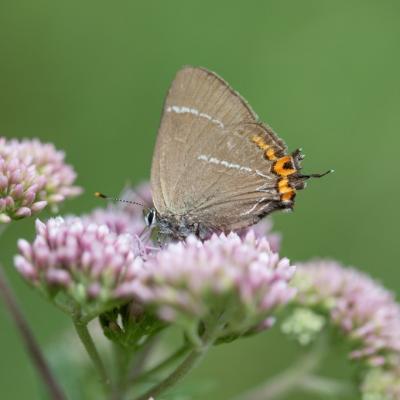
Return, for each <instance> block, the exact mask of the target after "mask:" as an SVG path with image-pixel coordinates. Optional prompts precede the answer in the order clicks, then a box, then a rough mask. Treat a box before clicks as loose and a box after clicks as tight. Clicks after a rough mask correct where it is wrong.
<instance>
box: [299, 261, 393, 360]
mask: <svg viewBox="0 0 400 400" xmlns="http://www.w3.org/2000/svg"><path fill="white" fill-rule="evenodd" d="M295 283H296V286H297V287H298V289H299V294H298V296H297V299H296V301H297V302H299V303H301V304H302V305H306V306H309V307H310V306H311V307H313V306H315V307H322V308H323V309H325V310H326V311H327V312H329V315H330V319H331V321H332V322H333V324H335V325H336V326H338V327H339V328H340V330H341V331H342V332H343V333H344V334H345V335H346V336H347V337H348V338H349V339H350V340H351V341H352V342H353V344H354V347H353V351H352V352H351V353H350V357H351V358H352V359H356V360H363V361H365V362H366V363H367V364H368V365H370V366H373V367H376V366H384V365H388V364H391V363H394V364H397V365H398V363H399V361H400V358H399V357H400V306H399V304H398V303H396V301H395V299H394V296H393V294H392V293H391V292H389V291H388V290H387V289H385V288H384V287H383V286H381V285H379V284H378V283H377V282H375V281H374V280H373V279H372V278H370V277H369V276H367V275H365V274H363V273H362V272H359V271H357V270H355V269H352V268H344V267H342V266H341V265H339V264H338V263H336V262H333V261H314V262H309V263H306V264H302V265H301V264H300V265H299V267H298V273H297V275H296V279H295Z"/></svg>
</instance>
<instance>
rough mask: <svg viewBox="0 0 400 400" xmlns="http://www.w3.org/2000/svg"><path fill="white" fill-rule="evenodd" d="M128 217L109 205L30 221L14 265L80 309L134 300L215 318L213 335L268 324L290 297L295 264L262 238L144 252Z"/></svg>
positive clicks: (172, 317)
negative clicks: (32, 225) (31, 230)
mask: <svg viewBox="0 0 400 400" xmlns="http://www.w3.org/2000/svg"><path fill="white" fill-rule="evenodd" d="M136 214H137V213H136V211H135V212H133V213H129V212H128V211H126V210H123V209H119V210H117V209H115V208H109V209H108V210H103V211H100V210H97V211H96V212H94V213H92V214H89V215H86V216H83V217H82V218H76V217H75V218H74V217H68V218H66V219H65V220H64V219H62V218H60V217H59V218H55V219H50V220H49V221H48V222H47V223H42V222H41V221H39V220H38V221H37V222H36V232H37V236H36V238H35V240H34V241H33V243H29V242H27V241H26V240H20V241H19V243H18V247H19V251H20V254H19V255H17V256H16V257H15V265H16V268H17V269H18V271H19V272H20V273H21V274H22V276H23V277H24V278H25V279H26V280H28V281H29V282H30V283H31V284H33V285H34V286H39V287H41V288H42V289H44V290H45V291H47V293H49V294H51V295H54V293H55V294H56V295H57V294H58V293H60V292H62V293H63V294H64V296H65V295H66V296H67V297H68V298H70V299H72V300H73V302H74V303H75V304H77V305H78V306H79V307H81V308H82V309H85V308H87V307H88V306H89V307H91V309H93V306H92V305H93V303H95V304H96V305H97V307H96V310H100V312H103V311H104V310H106V309H107V307H108V304H110V302H112V301H115V300H118V299H121V300H124V301H134V302H136V303H139V304H138V305H139V306H140V308H141V309H144V310H147V311H148V312H150V313H151V314H153V313H154V312H155V313H156V314H157V315H159V317H161V319H164V320H167V321H169V322H173V321H175V322H177V323H180V322H182V321H186V322H188V321H189V322H190V324H191V326H192V327H193V326H194V325H197V326H199V324H201V322H202V321H206V320H208V321H209V320H210V318H211V317H212V316H214V317H215V316H218V319H219V321H218V323H219V324H220V325H221V326H222V327H223V329H222V328H221V331H220V332H219V335H218V336H219V337H220V338H223V337H226V336H232V335H236V336H241V335H245V334H250V333H252V332H256V331H259V330H262V329H265V328H267V327H269V326H270V325H271V324H272V318H271V316H272V313H273V311H275V310H276V309H277V308H278V307H279V306H282V305H284V304H286V303H287V302H289V301H290V300H291V299H292V298H293V296H294V295H295V289H293V288H292V287H290V286H289V281H290V279H291V278H292V276H293V274H294V271H295V268H294V267H293V266H291V265H290V263H289V261H288V260H287V259H280V258H279V256H278V254H277V253H274V252H273V251H272V250H271V249H270V245H269V242H268V241H267V239H266V238H258V237H256V235H255V234H254V233H253V232H249V233H247V234H246V235H245V236H244V237H241V236H239V235H237V234H233V233H232V234H230V235H228V236H225V235H220V236H217V235H214V236H213V237H212V238H211V239H210V240H207V241H205V242H204V243H202V242H201V241H199V240H198V239H196V238H194V237H190V238H188V239H187V240H186V241H185V242H182V243H176V244H170V245H169V246H167V247H166V248H164V249H149V248H148V247H147V245H146V244H145V243H144V242H143V241H142V240H140V238H139V237H138V236H137V235H138V232H139V231H140V230H141V229H142V227H143V226H144V224H143V222H139V220H138V216H137V215H136ZM143 249H144V251H143Z"/></svg>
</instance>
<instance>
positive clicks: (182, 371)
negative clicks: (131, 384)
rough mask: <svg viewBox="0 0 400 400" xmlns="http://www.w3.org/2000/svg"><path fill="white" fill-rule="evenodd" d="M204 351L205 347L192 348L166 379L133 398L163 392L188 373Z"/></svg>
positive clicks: (143, 399) (145, 398)
mask: <svg viewBox="0 0 400 400" xmlns="http://www.w3.org/2000/svg"><path fill="white" fill-rule="evenodd" d="M206 352H207V347H205V348H200V349H195V350H192V351H191V353H190V354H189V355H188V356H187V357H186V358H185V359H184V360H183V361H182V363H181V364H179V365H178V367H177V368H176V369H175V370H174V371H172V373H171V374H170V375H168V376H167V378H166V379H164V380H163V381H162V382H160V383H159V384H157V385H155V386H154V387H153V388H151V389H150V390H148V391H147V392H146V393H144V394H142V395H141V396H139V397H137V398H136V399H135V400H148V399H150V398H152V397H153V398H156V396H158V395H160V394H161V393H164V392H165V391H166V390H167V389H169V388H170V387H172V386H174V385H176V384H177V383H178V382H179V381H180V380H181V379H182V378H183V377H184V376H186V375H187V374H188V372H189V371H191V370H192V369H193V367H194V366H195V365H197V363H198V362H199V361H200V359H201V358H202V357H203V356H204V354H205V353H206Z"/></svg>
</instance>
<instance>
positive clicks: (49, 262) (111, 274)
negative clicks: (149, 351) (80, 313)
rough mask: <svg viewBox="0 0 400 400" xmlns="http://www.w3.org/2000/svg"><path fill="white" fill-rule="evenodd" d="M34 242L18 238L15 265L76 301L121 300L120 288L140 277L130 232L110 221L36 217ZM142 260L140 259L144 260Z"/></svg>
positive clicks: (38, 283) (33, 280)
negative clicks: (118, 229) (114, 229)
mask: <svg viewBox="0 0 400 400" xmlns="http://www.w3.org/2000/svg"><path fill="white" fill-rule="evenodd" d="M36 233H37V236H36V238H35V240H34V241H33V243H29V242H27V241H26V240H22V239H21V240H19V242H18V247H19V251H20V254H19V255H17V256H16V257H15V266H16V268H17V270H18V271H19V272H20V273H21V275H22V276H23V277H24V278H25V279H26V280H28V281H29V282H30V283H31V284H33V285H35V286H39V287H41V288H42V289H44V290H45V291H47V292H48V293H49V294H51V295H54V294H57V293H58V292H63V293H64V294H66V295H67V296H68V297H69V298H71V299H72V300H73V301H74V302H75V303H76V304H78V305H82V306H85V305H86V304H90V303H91V302H95V303H97V305H98V306H99V307H100V308H101V306H105V307H106V306H107V304H108V302H109V301H112V300H115V299H119V298H120V296H119V295H118V290H119V287H120V286H121V285H122V284H123V283H126V282H130V281H132V280H135V279H136V275H137V269H138V268H140V267H141V263H140V262H139V263H138V262H137V258H136V257H135V254H134V251H133V248H134V245H135V243H134V239H133V238H132V237H131V236H130V235H126V234H122V235H117V234H115V233H114V232H111V231H110V229H109V228H108V227H107V226H106V225H96V224H93V223H85V222H84V221H82V220H81V219H80V218H67V219H66V220H64V219H62V218H61V217H58V218H54V219H50V220H49V221H48V222H47V223H43V222H41V221H39V220H37V221H36ZM139 261H140V260H139Z"/></svg>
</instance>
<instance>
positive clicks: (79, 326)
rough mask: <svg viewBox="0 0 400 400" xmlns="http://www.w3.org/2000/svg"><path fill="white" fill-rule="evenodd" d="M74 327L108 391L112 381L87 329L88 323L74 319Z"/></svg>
mask: <svg viewBox="0 0 400 400" xmlns="http://www.w3.org/2000/svg"><path fill="white" fill-rule="evenodd" d="M74 325H75V329H76V332H77V334H78V336H79V338H80V339H81V342H82V344H83V346H84V347H85V349H86V352H87V353H88V355H89V357H90V359H91V360H92V362H93V364H94V366H95V368H96V369H97V372H98V373H99V376H100V380H101V382H102V383H103V385H104V386H105V387H106V388H107V389H108V387H109V384H110V379H109V378H108V374H107V371H106V369H105V367H104V364H103V361H102V360H101V358H100V354H99V353H98V351H97V349H96V346H95V344H94V342H93V339H92V336H91V335H90V332H89V330H88V328H87V324H86V323H82V322H81V321H80V320H79V319H77V318H75V319H74Z"/></svg>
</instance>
